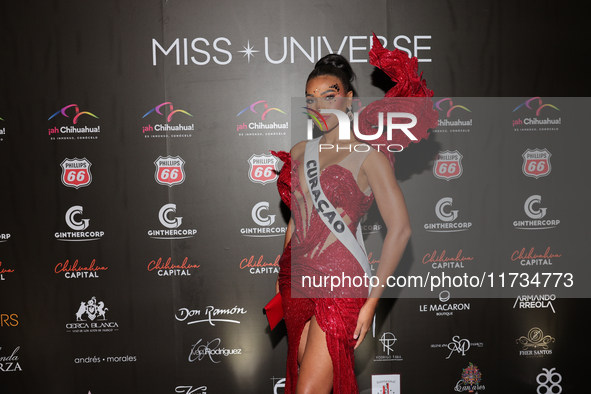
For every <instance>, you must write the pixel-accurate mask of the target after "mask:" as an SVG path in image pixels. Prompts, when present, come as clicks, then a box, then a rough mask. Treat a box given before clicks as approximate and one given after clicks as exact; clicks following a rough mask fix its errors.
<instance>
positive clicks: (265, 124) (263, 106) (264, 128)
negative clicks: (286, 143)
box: [236, 100, 289, 137]
mask: <svg viewBox="0 0 591 394" xmlns="http://www.w3.org/2000/svg"><path fill="white" fill-rule="evenodd" d="M247 110H250V111H247ZM257 110H258V111H259V112H257ZM249 112H250V113H255V114H257V119H255V120H254V121H249V122H248V124H247V123H246V121H247V120H248V119H247V120H245V121H243V122H242V124H238V125H236V131H238V132H239V133H238V136H239V137H244V136H265V137H267V136H284V135H287V132H286V130H287V129H288V128H289V122H281V121H280V120H278V119H277V117H276V116H275V117H272V119H274V120H278V121H279V123H277V122H275V121H273V122H271V119H267V115H268V114H269V113H274V112H279V113H281V114H283V115H287V114H286V113H285V112H284V111H283V110H282V109H279V108H269V104H267V101H265V100H260V101H255V102H254V103H252V104H250V105H249V106H248V107H246V108H244V109H243V110H242V111H240V112H239V113H238V115H236V117H240V115H242V114H245V113H246V114H247V115H248V114H249ZM259 116H260V119H258V117H259ZM242 118H244V116H243V117H242ZM251 118H252V116H251ZM279 118H284V117H282V116H281V115H279ZM250 120H252V119H250Z"/></svg>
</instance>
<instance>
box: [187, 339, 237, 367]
mask: <svg viewBox="0 0 591 394" xmlns="http://www.w3.org/2000/svg"><path fill="white" fill-rule="evenodd" d="M221 343H222V341H221V339H220V338H215V339H212V340H211V341H204V340H203V339H200V340H198V341H197V342H195V344H193V345H191V351H190V352H189V362H191V363H192V362H193V361H201V360H203V359H204V358H208V359H209V361H211V362H212V363H214V364H217V363H219V362H220V361H221V360H220V358H221V357H228V356H235V355H240V354H242V349H226V348H225V347H220V345H221Z"/></svg>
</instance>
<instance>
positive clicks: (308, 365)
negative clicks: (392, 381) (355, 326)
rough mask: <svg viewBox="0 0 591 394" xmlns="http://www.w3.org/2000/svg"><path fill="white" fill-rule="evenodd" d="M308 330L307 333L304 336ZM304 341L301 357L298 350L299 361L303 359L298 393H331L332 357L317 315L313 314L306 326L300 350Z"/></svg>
mask: <svg viewBox="0 0 591 394" xmlns="http://www.w3.org/2000/svg"><path fill="white" fill-rule="evenodd" d="M306 331H307V335H306V336H304V333H306ZM302 343H303V344H304V345H303V354H302V357H301V358H300V352H298V361H300V360H301V361H300V363H299V364H300V372H299V375H298V383H297V386H296V394H330V392H331V391H332V379H333V377H332V374H333V370H332V359H331V358H330V354H329V353H328V346H327V344H326V334H325V333H324V331H322V329H321V328H320V326H319V325H318V322H317V321H316V316H312V318H311V319H310V321H309V322H308V323H306V327H304V331H303V332H302V338H301V340H300V350H301V349H302Z"/></svg>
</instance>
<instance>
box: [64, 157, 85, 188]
mask: <svg viewBox="0 0 591 394" xmlns="http://www.w3.org/2000/svg"><path fill="white" fill-rule="evenodd" d="M91 165H92V163H91V162H90V161H89V160H88V159H87V158H86V157H83V158H82V159H78V158H77V157H75V158H73V159H67V158H66V159H64V161H62V163H61V164H60V166H61V167H62V178H61V179H62V183H63V184H64V186H67V187H73V188H75V189H79V188H81V187H85V186H88V185H90V183H91V182H92V173H91V172H90V166H91Z"/></svg>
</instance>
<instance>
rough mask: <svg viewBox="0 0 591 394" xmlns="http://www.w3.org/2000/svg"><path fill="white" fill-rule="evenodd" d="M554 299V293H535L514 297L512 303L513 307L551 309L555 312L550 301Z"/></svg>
mask: <svg viewBox="0 0 591 394" xmlns="http://www.w3.org/2000/svg"><path fill="white" fill-rule="evenodd" d="M555 300H556V295H554V294H536V295H519V296H517V298H516V299H515V303H514V304H513V309H515V308H519V309H546V308H550V309H552V312H554V313H556V311H555V310H554V305H553V304H552V301H555Z"/></svg>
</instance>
